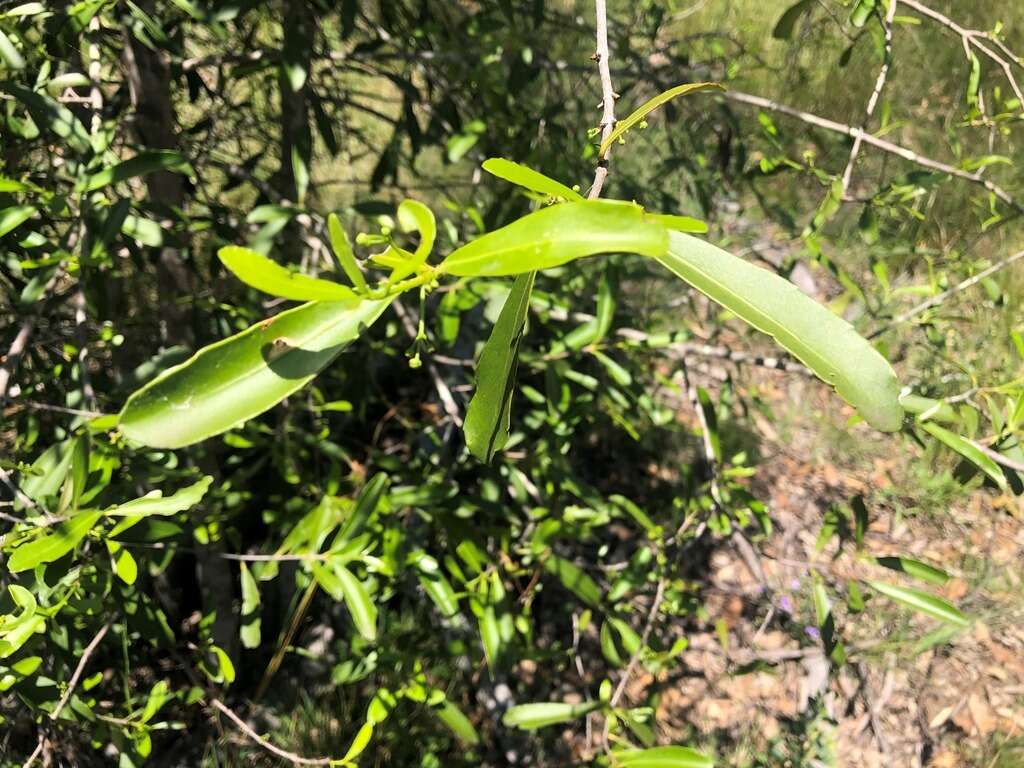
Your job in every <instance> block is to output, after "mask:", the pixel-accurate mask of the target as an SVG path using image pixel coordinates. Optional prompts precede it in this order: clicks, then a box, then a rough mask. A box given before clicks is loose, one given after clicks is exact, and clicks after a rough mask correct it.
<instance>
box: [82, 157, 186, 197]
mask: <svg viewBox="0 0 1024 768" xmlns="http://www.w3.org/2000/svg"><path fill="white" fill-rule="evenodd" d="M189 170H190V166H189V164H188V160H186V159H185V158H184V157H183V156H182V155H181V154H180V153H179V152H173V151H171V150H148V151H146V152H140V153H139V154H137V155H136V156H135V157H131V158H129V159H127V160H125V161H123V162H120V163H118V164H117V165H113V166H111V167H109V168H104V169H103V170H102V171H99V172H98V173H94V174H92V175H91V176H88V177H86V179H85V180H84V182H82V184H81V185H80V189H81V190H82V191H85V192H92V191H94V190H97V189H102V188H103V187H106V186H109V185H110V184H116V183H117V182H119V181H125V180H127V179H133V178H135V177H136V176H145V175H146V174H149V173H154V172H156V171H178V172H181V173H185V172H188V171H189Z"/></svg>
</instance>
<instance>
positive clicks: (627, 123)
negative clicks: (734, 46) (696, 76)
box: [597, 83, 725, 157]
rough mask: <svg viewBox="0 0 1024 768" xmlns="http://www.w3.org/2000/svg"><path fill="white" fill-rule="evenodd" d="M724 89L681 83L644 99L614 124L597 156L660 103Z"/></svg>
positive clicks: (716, 84)
mask: <svg viewBox="0 0 1024 768" xmlns="http://www.w3.org/2000/svg"><path fill="white" fill-rule="evenodd" d="M712 89H714V90H717V91H724V90H725V88H724V87H722V86H721V85H719V84H718V83H684V84H683V85H677V86H676V87H675V88H669V89H668V90H667V91H663V92H661V93H659V94H658V95H657V96H655V97H654V98H653V99H650V100H648V101H645V102H644V103H643V104H642V105H640V106H639V107H638V108H637V109H635V110H634V111H633V112H632V113H631V114H630V116H629V117H627V118H626V119H625V120H620V121H619V122H618V123H616V124H615V130H613V131H612V132H611V133H610V134H608V138H606V139H605V140H604V141H602V142H601V147H600V148H599V149H598V150H597V154H598V157H604V156H605V153H606V152H607V151H608V148H609V147H610V146H611V145H612V144H614V143H615V142H616V141H618V139H619V137H620V136H622V134H624V133H625V132H626V131H628V130H629V129H630V128H632V127H633V126H635V125H636V124H637V123H639V122H640V121H641V120H643V119H644V118H645V117H647V115H649V114H650V113H651V112H653V111H654V110H656V109H657V108H658V107H660V106H661V105H662V104H664V103H666V102H668V101H671V100H672V99H674V98H676V97H677V96H686V95H688V94H691V93H698V92H699V91H709V90H712Z"/></svg>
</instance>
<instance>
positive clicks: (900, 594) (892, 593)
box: [865, 581, 971, 627]
mask: <svg viewBox="0 0 1024 768" xmlns="http://www.w3.org/2000/svg"><path fill="white" fill-rule="evenodd" d="M865 583H866V584H867V585H868V586H869V587H871V588H872V589H873V590H875V591H876V592H879V593H881V594H883V595H885V596H886V597H888V598H889V599H890V600H894V601H895V602H897V603H900V604H902V605H905V606H907V607H908V608H912V609H913V610H915V611H918V612H919V613H923V614H925V615H926V616H931V617H933V618H936V619H939V620H940V621H945V622H946V623H948V624H955V625H956V626H958V627H968V626H970V624H971V622H970V620H969V619H968V618H967V617H966V616H964V615H963V614H962V613H960V611H958V610H957V609H956V607H954V606H953V605H952V604H950V603H948V602H946V601H945V600H943V599H942V598H940V597H935V596H934V595H929V594H928V593H927V592H922V591H921V590H919V589H911V588H909V587H900V586H898V585H896V584H887V583H886V582H884V581H868V582H865Z"/></svg>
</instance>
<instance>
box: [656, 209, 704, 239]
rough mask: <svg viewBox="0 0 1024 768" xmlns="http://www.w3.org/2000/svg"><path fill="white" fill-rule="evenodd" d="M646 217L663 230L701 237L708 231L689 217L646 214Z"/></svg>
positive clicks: (698, 220)
mask: <svg viewBox="0 0 1024 768" xmlns="http://www.w3.org/2000/svg"><path fill="white" fill-rule="evenodd" d="M647 217H648V218H649V219H651V220H653V221H656V222H658V223H659V224H661V225H663V226H664V227H665V229H674V230H675V231H676V232H688V233H691V234H695V235H703V234H704V233H705V232H707V231H708V225H707V224H706V223H705V222H703V221H701V220H700V219H694V218H692V217H690V216H674V215H672V214H669V213H648V214H647Z"/></svg>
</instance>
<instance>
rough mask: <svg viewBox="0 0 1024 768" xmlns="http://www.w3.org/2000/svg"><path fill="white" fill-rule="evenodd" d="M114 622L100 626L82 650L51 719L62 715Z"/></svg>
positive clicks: (110, 621) (51, 714) (109, 620)
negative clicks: (97, 648)
mask: <svg viewBox="0 0 1024 768" xmlns="http://www.w3.org/2000/svg"><path fill="white" fill-rule="evenodd" d="M113 623H114V622H113V620H112V619H108V620H107V623H106V624H104V625H103V626H102V627H100V631H99V632H97V633H96V635H95V636H94V637H93V639H92V640H91V641H89V644H88V645H87V646H85V650H84V651H82V658H80V659H79V660H78V666H77V667H75V672H74V674H73V675H71V680H70V682H68V687H67V689H66V690H65V691H64V695H63V696H61V697H60V701H58V702H57V706H56V708H55V709H54V710H53V712H51V713H50V719H51V720H56V719H57V718H58V717H60V713H61V711H62V710H63V709H64V707H65V705H66V704H67V703H68V701H69V700H70V699H71V694H73V693H74V692H75V688H76V687H77V686H78V680H79V678H80V677H81V676H82V673H83V672H84V671H85V665H86V664H88V663H89V659H90V658H91V657H92V654H93V652H94V651H95V650H96V647H97V646H98V645H99V644H100V642H101V641H102V640H103V638H104V637H105V636H106V634H107V632H108V631H109V630H110V627H111V625H112V624H113Z"/></svg>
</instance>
